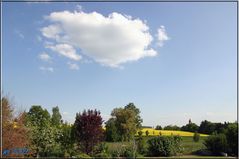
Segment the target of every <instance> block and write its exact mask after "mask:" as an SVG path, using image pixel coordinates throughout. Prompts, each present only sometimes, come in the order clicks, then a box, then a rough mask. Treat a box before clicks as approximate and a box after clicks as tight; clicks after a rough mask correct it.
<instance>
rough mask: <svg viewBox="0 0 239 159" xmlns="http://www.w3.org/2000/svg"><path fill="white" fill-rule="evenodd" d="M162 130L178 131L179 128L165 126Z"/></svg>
mask: <svg viewBox="0 0 239 159" xmlns="http://www.w3.org/2000/svg"><path fill="white" fill-rule="evenodd" d="M163 129H164V130H180V127H178V126H177V125H167V126H165V127H164V128H163Z"/></svg>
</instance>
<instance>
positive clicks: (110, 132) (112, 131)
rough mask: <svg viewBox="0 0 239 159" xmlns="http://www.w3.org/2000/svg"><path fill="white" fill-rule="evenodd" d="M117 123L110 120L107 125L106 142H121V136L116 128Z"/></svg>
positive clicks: (112, 119)
mask: <svg viewBox="0 0 239 159" xmlns="http://www.w3.org/2000/svg"><path fill="white" fill-rule="evenodd" d="M115 124H116V122H115V119H114V118H110V119H109V120H108V121H107V122H106V125H105V128H106V130H105V135H106V141H110V142H116V141H119V140H120V136H119V134H118V132H117V128H116V125H115Z"/></svg>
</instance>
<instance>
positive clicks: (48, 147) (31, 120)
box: [26, 105, 60, 156]
mask: <svg viewBox="0 0 239 159" xmlns="http://www.w3.org/2000/svg"><path fill="white" fill-rule="evenodd" d="M26 119H27V120H26V123H27V126H28V127H29V128H30V133H31V135H30V140H31V148H32V150H34V151H35V152H36V155H37V156H39V155H41V156H49V155H51V152H53V151H55V149H57V148H59V144H57V142H56V140H57V138H59V136H60V133H59V132H58V130H57V129H55V128H54V127H52V126H51V118H50V114H49V113H48V111H47V110H46V109H43V108H42V107H41V106H36V105H35V106H32V107H31V108H30V110H29V112H28V113H27V115H26Z"/></svg>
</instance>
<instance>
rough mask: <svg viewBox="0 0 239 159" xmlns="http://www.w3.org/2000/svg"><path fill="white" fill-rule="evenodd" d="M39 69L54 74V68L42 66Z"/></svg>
mask: <svg viewBox="0 0 239 159" xmlns="http://www.w3.org/2000/svg"><path fill="white" fill-rule="evenodd" d="M39 69H40V70H41V71H44V72H54V69H53V68H52V67H44V66H41V67H39Z"/></svg>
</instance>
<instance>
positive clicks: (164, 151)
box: [148, 136, 182, 157]
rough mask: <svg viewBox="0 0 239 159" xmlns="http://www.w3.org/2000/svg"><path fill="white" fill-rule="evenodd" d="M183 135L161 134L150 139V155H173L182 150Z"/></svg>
mask: <svg viewBox="0 0 239 159" xmlns="http://www.w3.org/2000/svg"><path fill="white" fill-rule="evenodd" d="M181 140H182V139H181V137H179V136H159V137H154V138H151V139H149V140H148V155H149V156H155V157H156V156H172V155H176V154H177V153H178V152H180V151H181Z"/></svg>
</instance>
